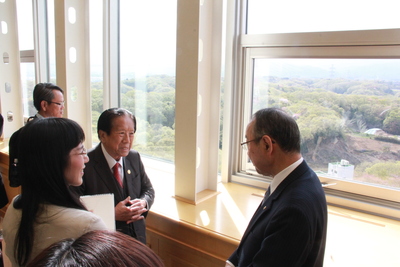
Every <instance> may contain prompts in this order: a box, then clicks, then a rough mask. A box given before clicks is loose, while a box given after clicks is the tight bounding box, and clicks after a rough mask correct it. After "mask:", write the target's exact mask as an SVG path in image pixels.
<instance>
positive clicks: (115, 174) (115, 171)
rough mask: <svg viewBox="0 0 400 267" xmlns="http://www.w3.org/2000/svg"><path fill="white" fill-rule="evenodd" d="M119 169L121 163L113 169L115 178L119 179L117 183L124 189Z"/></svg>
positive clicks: (116, 164)
mask: <svg viewBox="0 0 400 267" xmlns="http://www.w3.org/2000/svg"><path fill="white" fill-rule="evenodd" d="M118 167H119V163H118V162H117V163H115V165H114V167H113V172H114V177H115V179H117V182H118V183H119V185H120V186H121V187H123V186H122V180H121V176H120V175H119V168H118Z"/></svg>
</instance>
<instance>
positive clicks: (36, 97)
mask: <svg viewBox="0 0 400 267" xmlns="http://www.w3.org/2000/svg"><path fill="white" fill-rule="evenodd" d="M53 90H58V91H60V92H61V93H62V94H64V90H63V89H61V88H60V87H59V86H57V85H55V84H52V83H38V84H36V85H35V88H34V89H33V105H34V106H35V108H36V110H37V111H40V109H41V105H40V103H41V102H42V101H43V100H44V101H47V102H51V101H52V100H53V99H54V93H53Z"/></svg>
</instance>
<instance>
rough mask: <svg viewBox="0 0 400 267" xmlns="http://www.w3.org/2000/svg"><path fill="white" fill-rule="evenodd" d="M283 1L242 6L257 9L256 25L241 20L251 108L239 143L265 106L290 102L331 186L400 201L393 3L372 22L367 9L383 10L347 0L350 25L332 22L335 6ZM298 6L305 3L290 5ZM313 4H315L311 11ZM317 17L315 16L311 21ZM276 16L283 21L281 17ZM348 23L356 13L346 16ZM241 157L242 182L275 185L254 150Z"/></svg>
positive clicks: (251, 15) (306, 150)
mask: <svg viewBox="0 0 400 267" xmlns="http://www.w3.org/2000/svg"><path fill="white" fill-rule="evenodd" d="M275 2H276V1H275ZM275 2H273V3H272V1H257V0H248V1H244V2H243V3H244V4H243V7H244V8H247V4H248V7H249V8H248V10H247V12H242V13H243V14H247V15H248V17H246V16H243V25H246V26H247V27H246V26H245V27H242V28H243V32H247V33H248V34H242V35H241V38H240V41H241V43H240V45H239V47H240V49H239V50H240V51H241V53H242V55H241V56H240V57H238V62H237V63H236V64H237V66H240V67H239V68H238V70H239V71H238V73H239V75H241V77H242V79H241V83H240V85H239V86H238V89H239V90H238V92H239V93H238V97H237V99H239V100H238V101H240V102H239V103H240V104H239V106H240V107H241V113H242V115H243V117H242V121H241V130H240V133H238V135H237V141H238V142H240V141H241V140H242V139H243V138H244V132H245V127H246V125H247V123H248V121H249V119H250V117H251V115H252V114H253V113H255V112H256V111H257V110H259V109H261V108H266V107H279V108H282V109H284V110H286V111H287V112H288V113H289V114H291V115H292V116H293V117H294V118H295V119H296V120H297V122H298V125H299V127H300V131H301V135H302V144H301V149H302V155H303V157H304V158H305V160H306V161H307V163H308V164H309V165H310V166H311V167H312V168H313V169H314V171H316V172H317V174H318V176H319V177H320V179H321V182H322V183H323V184H324V185H326V186H327V187H326V192H328V193H331V194H336V195H341V196H342V197H343V196H345V197H350V198H351V197H352V196H353V197H356V198H357V197H361V198H362V199H363V201H372V202H374V201H378V202H380V203H382V201H383V202H384V203H386V204H388V205H392V206H395V205H398V203H399V202H400V195H399V191H400V178H399V175H398V174H399V171H400V138H399V136H400V101H399V94H400V78H399V71H398V69H399V68H400V49H399V48H400V38H399V36H400V30H399V29H395V28H400V23H398V21H396V20H393V18H392V15H391V13H390V12H391V11H390V10H388V8H387V6H385V7H384V8H385V11H388V12H385V16H386V17H385V18H382V21H379V23H371V20H367V19H366V18H365V16H364V15H365V12H367V11H368V13H367V14H371V12H375V13H373V14H375V16H378V15H379V16H380V15H381V11H380V10H378V9H372V6H370V5H369V4H368V3H369V2H368V3H365V4H364V2H362V3H360V5H359V6H358V7H359V9H361V10H364V11H365V12H364V13H363V12H356V10H354V9H351V8H352V5H350V6H347V5H346V12H344V13H345V14H348V12H350V11H349V10H347V9H351V10H352V13H351V14H352V17H351V18H352V20H351V23H350V22H349V23H344V24H343V25H342V24H340V23H336V22H335V23H332V21H333V20H334V18H332V17H331V16H330V15H328V14H327V15H326V16H322V14H325V13H326V7H327V6H321V5H320V4H317V3H316V2H315V1H306V2H305V3H304V2H302V3H301V6H299V5H300V4H299V5H297V1H284V2H285V8H283V7H282V6H279V5H280V3H281V2H279V3H275ZM312 2H313V3H312ZM386 2H387V4H388V5H389V6H390V5H393V4H394V1H386ZM335 5H336V3H335ZM290 6H293V7H296V8H293V10H296V11H295V12H294V11H290V10H289V11H288V7H290ZM311 8H312V9H313V12H312V13H307V12H309V11H310V9H311ZM380 8H383V6H380ZM289 9H291V8H289ZM302 11H304V12H305V13H303V12H302ZM260 12H261V13H262V14H264V15H263V16H260V15H259V14H261V13H260ZM328 13H329V14H331V12H328ZM359 13H361V14H360V15H359ZM265 14H271V16H265ZM288 14H291V16H287V15H288ZM299 14H302V16H301V17H303V18H304V17H305V19H304V20H306V21H308V22H305V21H304V20H301V19H300V17H298V15H299ZM307 14H308V15H307ZM313 14H315V16H313ZM312 16H313V19H314V23H309V21H311V19H310V17H312ZM297 17H298V19H296V18H297ZM277 18H280V20H281V21H282V20H283V21H284V23H277V21H278V20H277ZM265 20H267V21H265ZM315 20H318V23H316V22H315ZM297 21H298V22H297ZM343 21H344V22H346V21H348V19H347V18H346V16H344V18H343ZM374 21H376V20H374ZM274 22H275V23H274ZM356 22H357V23H356ZM282 24H285V25H282ZM260 25H265V27H261V26H260ZM283 26H285V27H283ZM359 29H362V30H360V31H358V30H359ZM366 29H374V30H366ZM376 29H382V30H376ZM349 30H352V31H349ZM355 30H357V31H355ZM253 33H254V34H253ZM261 33H263V34H261ZM265 33H267V34H265ZM396 36H397V37H396ZM237 160H238V162H239V163H238V165H237V166H238V167H237V170H238V172H237V174H236V175H234V176H233V178H232V180H233V181H237V182H241V183H247V184H251V185H255V186H261V187H266V186H268V178H267V179H266V178H265V177H261V176H259V175H258V174H257V173H256V171H255V169H254V166H253V165H252V163H251V162H250V161H249V159H248V157H247V154H246V151H242V150H240V149H239V150H238V156H237ZM396 203H397V204H396Z"/></svg>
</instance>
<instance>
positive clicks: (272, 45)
mask: <svg viewBox="0 0 400 267" xmlns="http://www.w3.org/2000/svg"><path fill="white" fill-rule="evenodd" d="M239 40H240V42H239V45H238V50H237V54H238V55H239V56H238V58H237V61H236V62H235V63H234V64H235V67H234V69H236V75H237V76H239V77H240V78H238V79H237V82H238V84H237V86H236V88H235V89H233V91H234V92H236V93H234V96H233V97H232V99H233V100H232V101H233V102H232V106H235V107H237V108H236V109H237V111H236V113H235V115H234V116H235V118H234V121H238V123H236V124H235V125H236V126H237V127H236V129H235V128H231V129H232V131H233V132H234V133H233V134H232V139H231V142H230V145H231V148H230V150H231V151H232V152H233V155H234V156H232V158H231V160H232V168H231V171H232V173H231V176H230V181H231V182H235V183H242V184H247V185H250V186H255V187H259V188H267V187H268V186H269V183H270V181H271V178H268V177H263V176H261V175H259V174H257V173H256V172H255V171H254V172H248V171H247V172H245V171H242V168H241V166H242V165H243V164H246V162H245V161H246V160H247V155H246V154H244V153H242V150H241V148H240V146H239V144H240V142H243V140H244V135H245V127H246V125H247V123H248V122H249V120H250V118H251V115H252V114H250V110H251V102H252V95H251V92H252V86H253V85H252V77H253V62H254V59H257V58H342V59H351V58H366V59H382V58H396V59H399V58H400V29H390V30H363V31H346V32H318V33H293V34H287V33H284V34H265V35H264V34H263V35H260V34H257V35H241V36H240V38H239ZM233 127H235V126H233ZM249 164H251V163H249ZM320 180H321V183H322V184H323V185H325V186H326V187H325V188H324V189H325V192H326V195H327V200H328V202H329V204H331V205H338V206H344V207H346V208H352V209H356V210H362V211H363V212H368V213H372V214H378V215H382V216H386V217H391V218H396V219H400V209H399V207H400V190H396V189H389V188H386V187H381V186H371V185H367V184H363V183H359V182H355V181H343V180H338V179H333V178H328V177H320Z"/></svg>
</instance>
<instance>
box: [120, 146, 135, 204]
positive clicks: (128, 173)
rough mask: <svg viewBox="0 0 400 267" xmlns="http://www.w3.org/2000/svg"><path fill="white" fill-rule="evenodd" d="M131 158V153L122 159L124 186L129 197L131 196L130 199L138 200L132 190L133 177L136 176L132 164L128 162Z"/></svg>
mask: <svg viewBox="0 0 400 267" xmlns="http://www.w3.org/2000/svg"><path fill="white" fill-rule="evenodd" d="M130 156H131V153H129V154H128V156H126V157H124V158H123V161H124V185H125V186H127V189H128V192H129V195H130V196H131V199H135V198H138V197H139V196H137V195H136V194H135V190H134V184H133V181H134V177H135V176H136V170H135V169H134V166H133V164H132V162H131V161H130V160H129V159H130Z"/></svg>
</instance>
